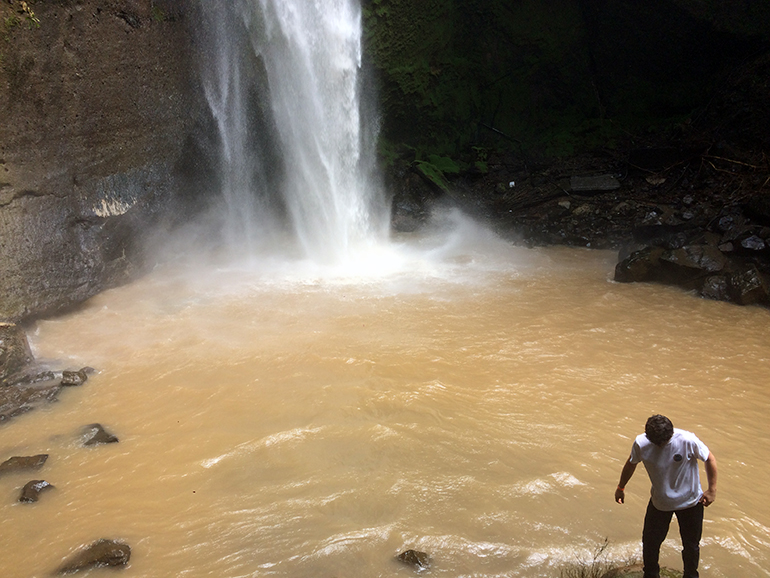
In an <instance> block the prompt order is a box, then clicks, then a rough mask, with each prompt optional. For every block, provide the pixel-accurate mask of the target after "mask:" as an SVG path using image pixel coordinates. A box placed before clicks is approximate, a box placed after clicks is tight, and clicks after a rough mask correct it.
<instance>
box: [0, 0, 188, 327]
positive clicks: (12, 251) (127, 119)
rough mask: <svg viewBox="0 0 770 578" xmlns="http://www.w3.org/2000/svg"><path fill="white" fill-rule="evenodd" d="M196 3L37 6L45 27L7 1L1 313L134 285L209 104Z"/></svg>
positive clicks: (0, 103)
mask: <svg viewBox="0 0 770 578" xmlns="http://www.w3.org/2000/svg"><path fill="white" fill-rule="evenodd" d="M192 3H193V2H192V0H190V1H187V0H175V1H171V0H168V1H161V0H154V1H153V0H77V1H68V0H60V1H56V2H45V3H42V2H38V3H35V4H33V5H31V7H32V8H33V9H34V11H35V14H34V15H35V17H36V18H37V19H38V20H39V27H36V26H35V25H34V22H32V21H30V20H29V19H28V18H27V15H26V14H25V13H24V12H23V11H22V9H21V8H22V7H21V3H20V2H16V1H15V0H14V1H13V2H11V3H10V4H7V3H5V2H4V3H3V5H2V6H0V10H2V11H4V13H3V14H2V16H3V18H2V20H0V111H2V113H0V115H1V117H2V121H0V320H3V319H4V320H10V321H15V320H19V319H24V318H26V317H30V316H35V315H41V314H45V313H50V312H53V311H56V310H59V309H61V308H63V307H66V306H68V305H71V304H74V303H77V302H80V301H82V300H84V299H86V298H88V297H89V296H91V295H94V294H95V293H97V292H99V291H101V290H103V289H104V288H106V287H109V286H110V285H114V284H116V283H117V282H119V281H120V280H122V279H125V278H126V276H127V275H130V274H131V272H132V270H133V269H134V268H135V267H136V266H138V264H139V263H141V261H142V259H141V251H142V237H143V235H145V234H146V233H147V231H148V230H150V229H151V228H152V226H153V225H159V224H160V225H162V224H163V223H164V222H167V221H168V220H169V219H170V218H171V217H170V215H171V209H172V208H173V207H174V202H175V199H177V198H178V195H179V191H180V190H181V188H182V187H180V183H181V182H182V173H181V171H180V167H181V166H182V165H185V158H184V154H185V153H184V151H185V145H186V143H188V142H189V141H188V139H187V137H188V135H189V134H190V132H191V130H192V126H193V123H194V118H195V116H196V115H195V110H196V109H198V110H199V109H200V100H199V99H197V98H196V96H195V95H196V94H199V91H196V90H195V89H194V82H195V81H194V78H193V74H192V71H193V65H192V62H191V61H192V54H193V49H194V41H193V35H192V29H191V26H190V24H191V20H192V19H193V15H192V7H191V5H192ZM189 164H190V163H189V162H187V163H186V166H189Z"/></svg>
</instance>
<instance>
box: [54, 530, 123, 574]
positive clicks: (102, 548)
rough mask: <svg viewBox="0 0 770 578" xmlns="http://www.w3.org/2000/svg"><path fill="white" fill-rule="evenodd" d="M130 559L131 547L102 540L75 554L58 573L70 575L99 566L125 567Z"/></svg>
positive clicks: (113, 541)
mask: <svg viewBox="0 0 770 578" xmlns="http://www.w3.org/2000/svg"><path fill="white" fill-rule="evenodd" d="M130 558H131V547H130V546H129V545H128V544H125V543H123V542H117V541H115V540H108V539H105V538H102V539H101V540H97V541H96V542H94V543H93V544H91V545H89V546H86V547H85V548H84V549H83V550H81V551H80V552H78V553H77V554H75V555H74V556H73V557H72V558H70V559H69V560H68V561H67V562H65V563H64V564H63V565H62V566H61V567H60V568H59V569H58V570H57V572H58V573H59V574H70V573H72V572H77V571H78V570H86V569H89V568H94V567H98V566H125V565H126V564H128V561H129V559H130Z"/></svg>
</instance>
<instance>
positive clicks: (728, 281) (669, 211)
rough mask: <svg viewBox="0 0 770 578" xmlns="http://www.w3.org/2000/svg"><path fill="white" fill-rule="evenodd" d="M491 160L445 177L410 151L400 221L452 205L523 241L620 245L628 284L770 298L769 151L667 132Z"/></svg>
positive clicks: (395, 173) (408, 225)
mask: <svg viewBox="0 0 770 578" xmlns="http://www.w3.org/2000/svg"><path fill="white" fill-rule="evenodd" d="M485 165H486V169H487V170H486V171H485V172H484V173H480V172H479V171H474V170H470V171H466V172H465V173H462V174H458V175H456V176H455V177H454V178H452V177H449V178H446V179H445V180H444V181H443V182H441V181H439V182H437V179H435V178H434V176H433V175H431V174H426V172H425V171H423V170H421V167H420V165H419V164H417V165H416V164H415V163H414V162H413V161H410V160H409V159H406V160H402V161H401V163H400V165H399V166H397V167H396V168H394V170H392V171H391V174H390V185H391V187H392V188H393V189H394V190H395V191H396V194H395V197H394V199H393V225H394V228H395V229H396V230H400V231H413V230H416V229H418V228H419V227H420V226H422V224H423V223H424V222H425V221H426V220H427V219H428V217H429V215H430V212H431V210H432V208H433V207H434V206H436V205H437V204H446V203H450V204H452V205H455V206H458V207H459V208H461V209H462V210H464V211H466V212H468V213H469V214H471V215H473V216H474V217H476V218H478V219H479V220H480V221H482V222H485V223H488V224H490V226H492V227H493V228H494V229H495V230H496V231H497V232H498V233H499V234H501V235H502V236H504V237H505V238H508V239H511V240H512V241H513V242H517V243H522V244H526V245H528V246H548V245H568V246H575V247H588V248H594V249H604V250H616V251H618V264H617V268H616V271H615V280H616V281H619V282H655V283H663V284H667V285H675V286H678V287H681V288H682V289H684V290H686V291H692V292H694V293H695V294H696V295H699V296H701V297H705V298H709V299H715V300H719V301H727V302H731V303H735V304H738V305H759V306H763V307H770V165H769V164H768V158H767V156H766V155H765V153H764V152H762V151H761V150H760V151H757V150H754V149H743V148H738V147H734V146H730V145H727V144H725V143H722V144H721V145H704V144H701V145H700V146H694V145H693V144H691V143H682V142H678V143H668V142H663V143H658V146H654V147H647V148H630V147H629V148H627V149H626V150H622V149H617V150H612V151H609V150H608V151H601V152H598V153H593V154H583V155H579V156H575V157H572V158H569V159H562V160H556V161H553V160H552V161H549V162H533V161H530V160H527V159H523V158H520V157H516V156H514V155H490V157H489V159H487V160H486V161H485Z"/></svg>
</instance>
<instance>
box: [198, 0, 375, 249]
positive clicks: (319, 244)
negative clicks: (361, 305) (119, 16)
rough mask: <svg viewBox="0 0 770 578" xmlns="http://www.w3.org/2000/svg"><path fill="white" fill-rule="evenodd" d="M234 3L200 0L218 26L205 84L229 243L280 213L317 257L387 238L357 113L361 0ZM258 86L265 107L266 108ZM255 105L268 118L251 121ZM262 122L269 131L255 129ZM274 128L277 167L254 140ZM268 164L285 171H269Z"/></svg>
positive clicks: (370, 139)
mask: <svg viewBox="0 0 770 578" xmlns="http://www.w3.org/2000/svg"><path fill="white" fill-rule="evenodd" d="M234 4H235V6H234V7H235V10H234V12H233V13H232V14H225V13H224V11H223V10H222V8H221V7H218V8H214V7H207V6H204V11H207V14H206V16H207V19H208V21H209V28H210V29H213V30H214V37H215V42H214V54H213V55H210V57H211V60H210V61H209V63H208V65H209V67H210V68H211V70H210V71H208V73H207V76H206V80H207V82H206V83H205V84H206V94H207V98H208V101H209V105H210V107H211V111H212V114H213V116H214V119H215V120H216V122H217V127H218V130H219V135H220V138H221V161H220V170H221V172H222V176H221V182H222V193H223V196H224V199H225V201H226V204H227V221H228V224H227V227H228V229H229V232H230V234H229V241H230V244H231V245H237V246H240V247H244V246H246V247H251V246H253V245H254V243H255V242H257V243H258V242H261V241H264V238H265V237H269V236H270V230H271V229H274V228H275V221H276V219H277V215H278V214H279V213H283V214H284V216H285V217H286V218H285V219H284V220H285V222H286V223H287V224H288V228H289V230H290V231H291V233H292V234H293V235H292V236H293V237H294V238H295V239H296V241H297V244H298V246H299V248H300V249H301V251H302V253H303V255H304V256H306V257H308V258H310V259H312V260H314V261H317V262H320V263H338V262H342V261H346V260H348V259H350V258H351V256H355V255H356V254H359V253H361V252H364V251H366V250H367V249H368V248H370V247H371V246H373V245H377V244H379V243H381V242H382V241H384V240H385V239H386V238H387V231H388V217H389V215H388V212H387V210H385V207H384V205H385V203H384V202H383V201H382V191H381V190H380V188H379V186H378V185H377V184H376V183H377V181H376V179H375V178H373V175H374V173H375V171H374V170H373V167H374V154H373V153H374V151H373V147H372V145H373V143H374V131H372V130H369V127H367V124H366V123H367V122H368V121H369V119H366V118H364V115H363V114H362V97H361V8H360V6H359V4H358V1H357V0H238V1H237V2H235V3H234ZM260 83H261V88H260ZM255 94H256V95H257V98H255V97H254V95H255ZM262 96H264V97H266V99H267V100H269V107H265V108H263V109H260V108H259V105H258V104H256V102H255V101H258V100H259V98H260V97H262ZM255 114H256V115H257V116H259V115H260V114H264V115H265V116H268V117H269V118H267V120H266V121H264V122H261V123H256V125H255V123H254V122H253V117H254V115H255ZM260 128H261V130H262V131H264V132H265V133H267V134H253V133H254V132H255V131H256V130H259V129H260ZM270 139H272V140H273V141H277V143H276V142H273V143H272V146H273V147H277V149H278V154H276V155H275V157H274V159H273V161H274V162H277V161H276V159H280V163H281V165H282V167H281V170H279V171H276V170H275V167H273V166H270V164H269V163H268V162H267V161H266V160H265V154H264V150H266V148H267V147H265V146H264V145H263V146H260V145H259V143H260V142H262V143H264V142H265V141H267V140H270ZM270 171H272V173H273V174H274V175H275V174H280V178H275V179H274V181H273V182H272V183H271V182H270V181H269V180H268V179H266V178H265V177H264V174H266V173H267V172H270ZM273 187H275V188H278V189H280V190H279V195H275V192H276V191H275V190H274V189H273ZM276 197H277V198H278V199H279V200H280V201H279V202H278V203H276V202H275V200H273V201H270V199H271V198H273V199H275V198H276ZM276 204H278V205H280V207H281V211H279V212H277V211H275V210H274V206H275V205H276ZM254 236H256V239H253V238H252V237H254Z"/></svg>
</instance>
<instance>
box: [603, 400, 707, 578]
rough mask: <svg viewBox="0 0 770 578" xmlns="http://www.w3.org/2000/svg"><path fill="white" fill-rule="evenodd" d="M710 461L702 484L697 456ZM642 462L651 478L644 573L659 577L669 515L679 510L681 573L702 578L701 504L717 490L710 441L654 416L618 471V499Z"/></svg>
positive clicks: (650, 577)
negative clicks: (704, 441)
mask: <svg viewBox="0 0 770 578" xmlns="http://www.w3.org/2000/svg"><path fill="white" fill-rule="evenodd" d="M699 459H700V460H703V461H704V462H706V478H707V479H708V489H707V490H706V491H705V492H703V491H702V490H701V485H700V474H699V472H698V460H699ZM639 462H643V463H644V467H645V469H646V470H647V474H648V475H649V476H650V481H651V482H652V490H651V492H650V495H651V497H650V502H649V504H647V513H646V514H645V516H644V530H643V532H642V558H643V562H644V578H659V577H660V565H659V564H658V559H659V557H660V546H661V544H663V540H665V539H666V534H668V526H669V524H670V523H671V516H672V515H673V514H676V519H677V521H678V522H679V535H680V536H681V537H682V561H683V562H684V575H683V578H698V561H699V559H700V538H701V533H702V531H703V508H704V506H709V505H711V503H712V502H713V501H714V499H715V498H716V493H717V461H716V458H715V457H714V454H712V453H711V452H710V451H709V449H708V448H707V447H706V445H705V444H704V443H703V442H702V441H700V440H699V439H698V438H697V437H696V436H695V435H694V434H692V433H690V432H688V431H684V430H680V429H675V428H674V426H673V424H672V423H671V420H669V419H668V418H667V417H666V416H663V415H653V416H652V417H650V418H649V419H648V420H647V423H646V424H645V426H644V433H643V434H641V435H639V436H637V437H636V440H634V445H633V447H632V448H631V456H630V457H629V458H628V460H627V461H626V463H625V465H624V466H623V471H622V472H621V473H620V482H619V483H618V487H617V489H616V490H615V501H616V502H618V503H619V504H622V503H624V502H625V497H626V494H625V489H626V484H627V483H628V481H629V480H630V479H631V476H633V475H634V471H635V470H636V466H637V464H638V463H639Z"/></svg>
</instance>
